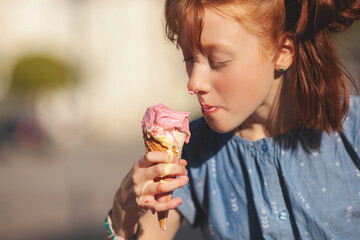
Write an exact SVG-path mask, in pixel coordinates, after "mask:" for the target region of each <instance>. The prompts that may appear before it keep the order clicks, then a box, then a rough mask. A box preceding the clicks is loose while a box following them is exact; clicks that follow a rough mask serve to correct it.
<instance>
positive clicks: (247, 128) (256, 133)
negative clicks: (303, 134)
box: [235, 73, 297, 141]
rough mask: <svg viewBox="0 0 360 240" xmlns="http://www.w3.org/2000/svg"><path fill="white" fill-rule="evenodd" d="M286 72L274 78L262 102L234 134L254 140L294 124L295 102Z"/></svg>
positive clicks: (292, 126) (287, 128) (280, 132)
mask: <svg viewBox="0 0 360 240" xmlns="http://www.w3.org/2000/svg"><path fill="white" fill-rule="evenodd" d="M287 74H288V75H290V73H287ZM287 74H283V75H282V76H281V77H279V78H277V79H275V80H274V81H275V82H274V86H273V88H272V90H271V91H270V94H269V96H267V98H266V99H265V101H264V103H263V104H262V105H261V106H260V107H259V108H258V110H257V111H256V112H254V113H253V114H252V115H251V116H250V117H249V118H248V119H247V120H245V121H244V122H243V123H242V124H241V125H240V126H239V127H238V128H237V129H236V130H235V134H237V135H239V136H241V137H242V138H245V139H248V140H251V141H256V140H259V139H262V138H266V137H275V136H278V135H280V134H283V133H285V132H287V131H289V130H291V129H292V128H294V127H295V126H296V123H297V116H296V112H295V107H294V106H295V103H294V100H293V97H292V95H291V91H289V89H290V83H291V79H288V78H286V75H287Z"/></svg>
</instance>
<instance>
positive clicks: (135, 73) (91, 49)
mask: <svg viewBox="0 0 360 240" xmlns="http://www.w3.org/2000/svg"><path fill="white" fill-rule="evenodd" d="M0 30H1V35H2V36H3V37H2V38H1V40H0V66H1V70H2V72H3V74H2V76H1V85H2V86H3V87H2V89H1V91H0V92H1V95H4V94H6V87H7V86H8V84H9V79H10V77H11V69H12V67H13V65H14V64H15V63H16V61H17V60H18V59H19V58H20V57H21V56H23V55H25V54H39V53H42V54H48V55H51V56H54V57H56V58H59V59H62V60H63V61H64V62H66V63H68V64H70V65H71V66H72V67H74V68H77V70H78V71H79V73H80V78H81V80H82V81H81V83H80V85H79V86H77V87H76V88H72V89H69V88H64V89H62V90H59V91H57V92H56V93H55V94H47V95H46V94H45V95H44V96H41V97H40V98H39V99H37V102H36V108H37V110H36V111H37V114H38V115H39V117H40V119H41V121H42V123H43V125H44V126H45V128H46V129H47V130H48V132H49V133H50V135H51V137H52V138H53V139H54V140H55V141H57V142H58V143H59V144H61V143H63V142H64V141H83V140H84V139H87V140H89V139H97V140H100V141H110V142H113V143H119V142H121V141H123V140H124V139H126V141H128V140H129V139H130V140H132V139H135V138H139V137H141V133H140V131H139V129H140V119H141V117H142V114H143V113H144V111H145V110H146V107H147V106H149V105H152V104H157V103H159V102H162V103H164V104H166V105H168V106H170V107H172V108H175V109H178V110H183V111H196V109H197V108H198V107H197V103H196V100H195V97H190V96H188V95H187V89H186V81H187V77H186V73H185V71H184V66H183V64H182V58H181V53H180V52H179V51H177V50H176V48H175V47H174V46H173V45H172V44H170V43H169V42H168V41H167V40H166V39H165V36H164V32H163V1H158V0H136V1H126V0H120V1H119V0H117V1H115V0H102V1H98V0H51V1H49V0H1V1H0ZM0 98H1V96H0Z"/></svg>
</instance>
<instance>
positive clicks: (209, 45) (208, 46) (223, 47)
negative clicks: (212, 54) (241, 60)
mask: <svg viewBox="0 0 360 240" xmlns="http://www.w3.org/2000/svg"><path fill="white" fill-rule="evenodd" d="M202 48H203V49H204V50H213V49H220V50H222V51H224V52H228V53H232V52H233V51H232V47H231V46H230V45H229V44H226V43H207V44H202Z"/></svg>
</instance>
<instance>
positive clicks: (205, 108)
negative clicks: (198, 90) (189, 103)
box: [201, 104, 220, 115]
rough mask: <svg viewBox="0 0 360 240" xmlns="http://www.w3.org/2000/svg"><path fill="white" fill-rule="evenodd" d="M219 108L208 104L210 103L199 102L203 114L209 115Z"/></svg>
mask: <svg viewBox="0 0 360 240" xmlns="http://www.w3.org/2000/svg"><path fill="white" fill-rule="evenodd" d="M219 109H220V108H219V107H217V106H210V105H206V104H201V111H202V113H203V114H204V115H210V114H212V113H214V112H216V111H217V110H219Z"/></svg>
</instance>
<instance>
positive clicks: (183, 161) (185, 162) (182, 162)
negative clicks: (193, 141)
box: [179, 159, 187, 167]
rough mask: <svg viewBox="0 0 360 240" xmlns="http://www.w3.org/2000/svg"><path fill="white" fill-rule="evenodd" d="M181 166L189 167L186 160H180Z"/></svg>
mask: <svg viewBox="0 0 360 240" xmlns="http://www.w3.org/2000/svg"><path fill="white" fill-rule="evenodd" d="M179 164H180V165H181V166H184V167H186V166H187V161H186V160H185V159H180V162H179Z"/></svg>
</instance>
